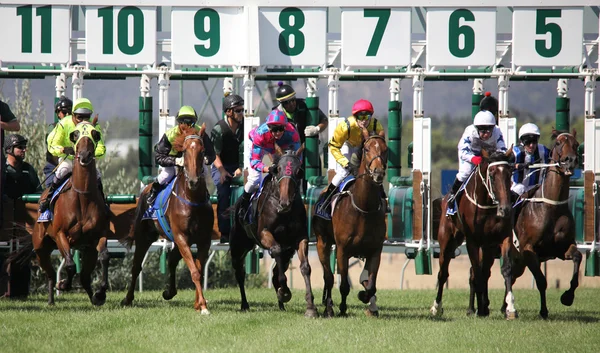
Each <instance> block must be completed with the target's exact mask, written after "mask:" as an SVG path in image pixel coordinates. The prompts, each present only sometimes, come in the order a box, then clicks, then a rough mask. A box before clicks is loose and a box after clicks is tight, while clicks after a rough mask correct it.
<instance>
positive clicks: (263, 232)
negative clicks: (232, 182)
mask: <svg viewBox="0 0 600 353" xmlns="http://www.w3.org/2000/svg"><path fill="white" fill-rule="evenodd" d="M275 146H276V147H275V151H276V152H275V160H274V161H273V165H276V166H277V168H276V170H274V171H272V172H271V173H270V174H269V175H268V176H267V178H268V179H267V180H265V182H264V187H263V191H262V193H261V194H260V196H259V198H258V201H257V206H256V207H257V210H258V212H257V216H256V221H255V222H253V223H252V224H247V223H246V221H245V220H243V219H240V217H239V216H238V213H239V208H240V205H241V204H240V202H238V203H237V204H236V206H235V214H236V217H235V223H234V226H233V228H232V230H231V236H230V250H231V261H232V265H233V269H234V271H235V277H236V279H237V282H238V285H239V287H240V295H241V297H242V306H241V310H242V311H246V310H248V309H249V305H248V301H247V300H246V291H245V289H244V281H245V276H246V274H245V272H244V258H245V256H246V254H247V253H248V252H249V251H250V250H252V249H253V248H254V246H255V245H259V246H260V247H262V248H263V249H267V250H269V253H270V254H271V256H272V257H273V258H274V259H275V263H276V265H275V268H274V270H273V273H274V275H273V278H272V283H273V287H274V288H275V292H276V293H277V301H278V304H279V309H280V310H285V306H284V303H287V302H288V301H290V299H291V298H292V293H291V292H290V289H289V288H288V286H287V277H286V276H285V272H286V271H287V269H288V266H289V264H290V261H291V259H292V257H293V256H294V252H296V251H298V258H299V260H300V271H301V273H302V277H304V282H305V285H306V295H305V299H306V312H305V316H307V317H317V316H318V315H317V309H316V307H315V304H314V297H313V294H312V288H311V284H310V272H311V269H310V264H309V263H308V229H307V226H306V208H305V207H304V202H303V201H302V197H301V194H300V183H301V175H302V160H301V155H302V151H303V150H304V145H302V146H301V147H300V148H299V149H298V150H297V151H286V152H285V153H284V152H282V151H281V149H280V148H279V146H277V145H275ZM252 209H253V208H252V205H250V210H252ZM250 212H252V211H250Z"/></svg>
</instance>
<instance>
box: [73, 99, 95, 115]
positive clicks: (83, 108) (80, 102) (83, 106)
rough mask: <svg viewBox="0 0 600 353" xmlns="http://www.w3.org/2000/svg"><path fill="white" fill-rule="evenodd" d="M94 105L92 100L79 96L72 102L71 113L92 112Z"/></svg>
mask: <svg viewBox="0 0 600 353" xmlns="http://www.w3.org/2000/svg"><path fill="white" fill-rule="evenodd" d="M93 112H94V107H93V106H92V102H90V100H89V99H87V98H79V99H76V100H75V103H73V114H92V113H93Z"/></svg>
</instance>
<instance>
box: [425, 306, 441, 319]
mask: <svg viewBox="0 0 600 353" xmlns="http://www.w3.org/2000/svg"><path fill="white" fill-rule="evenodd" d="M429 311H430V312H431V315H433V316H436V317H440V316H442V314H444V309H443V308H436V307H435V306H432V307H431V309H429Z"/></svg>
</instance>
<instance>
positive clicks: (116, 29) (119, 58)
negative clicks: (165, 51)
mask: <svg viewBox="0 0 600 353" xmlns="http://www.w3.org/2000/svg"><path fill="white" fill-rule="evenodd" d="M85 16H86V21H85V33H86V41H85V45H86V48H85V52H86V60H87V62H88V63H94V64H152V63H154V62H155V61H156V8H155V7H136V6H114V7H113V6H107V7H96V6H94V7H87V8H86V11H85Z"/></svg>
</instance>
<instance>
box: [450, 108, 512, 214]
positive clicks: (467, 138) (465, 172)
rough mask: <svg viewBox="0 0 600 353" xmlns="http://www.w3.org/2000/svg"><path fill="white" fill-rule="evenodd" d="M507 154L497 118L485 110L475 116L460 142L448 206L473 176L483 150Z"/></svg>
mask: <svg viewBox="0 0 600 353" xmlns="http://www.w3.org/2000/svg"><path fill="white" fill-rule="evenodd" d="M484 148H485V149H486V150H487V151H501V152H506V144H505V142H504V136H503V135H502V131H501V130H500V128H499V127H498V126H496V117H495V116H494V115H493V114H492V113H491V112H489V111H487V110H483V111H480V112H479V113H477V115H475V119H473V124H471V125H469V126H467V128H466V129H465V132H464V133H463V135H462V137H461V138H460V141H459V142H458V162H459V167H458V173H457V174H456V179H454V184H453V185H452V189H451V190H450V194H449V196H448V204H451V203H453V202H454V200H455V198H456V193H457V192H458V189H459V188H460V187H461V185H462V184H463V182H464V181H465V180H467V178H468V177H469V176H470V175H471V172H472V171H473V168H475V167H476V166H477V165H479V164H480V163H481V160H482V157H481V150H482V149H484Z"/></svg>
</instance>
